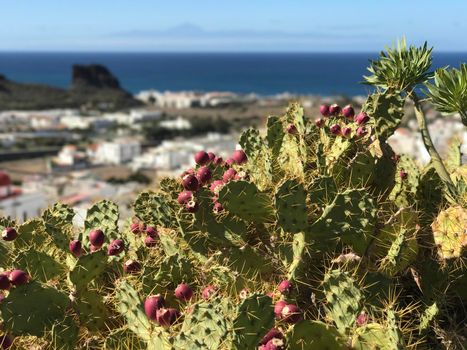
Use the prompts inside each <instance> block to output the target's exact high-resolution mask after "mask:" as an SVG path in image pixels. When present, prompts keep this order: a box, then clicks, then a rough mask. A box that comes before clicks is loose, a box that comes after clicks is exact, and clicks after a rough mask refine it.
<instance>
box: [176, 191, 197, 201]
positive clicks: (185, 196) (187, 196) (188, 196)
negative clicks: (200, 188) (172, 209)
mask: <svg viewBox="0 0 467 350" xmlns="http://www.w3.org/2000/svg"><path fill="white" fill-rule="evenodd" d="M192 199H193V192H191V191H182V192H180V193H179V195H178V198H177V201H178V203H179V204H186V203H188V202H189V201H191V200H192Z"/></svg>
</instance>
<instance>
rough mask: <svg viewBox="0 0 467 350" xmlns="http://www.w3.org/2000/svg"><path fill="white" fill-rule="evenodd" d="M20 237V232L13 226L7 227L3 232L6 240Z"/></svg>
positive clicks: (3, 237)
mask: <svg viewBox="0 0 467 350" xmlns="http://www.w3.org/2000/svg"><path fill="white" fill-rule="evenodd" d="M16 237H18V232H17V231H16V230H15V229H14V228H13V227H6V228H5V229H4V230H3V232H2V239H3V240H4V241H7V242H9V241H14V240H15V239H16Z"/></svg>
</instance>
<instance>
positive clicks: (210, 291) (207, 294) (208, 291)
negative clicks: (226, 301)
mask: <svg viewBox="0 0 467 350" xmlns="http://www.w3.org/2000/svg"><path fill="white" fill-rule="evenodd" d="M216 292H217V288H216V287H214V286H213V285H209V286H206V287H205V288H204V289H203V292H202V293H201V296H202V297H203V299H204V300H208V299H209V298H211V297H212V296H213V295H214V294H216Z"/></svg>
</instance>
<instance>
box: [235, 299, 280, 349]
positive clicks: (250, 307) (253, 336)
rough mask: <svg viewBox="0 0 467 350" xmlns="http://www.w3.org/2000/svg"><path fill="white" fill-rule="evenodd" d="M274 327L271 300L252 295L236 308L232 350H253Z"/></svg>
mask: <svg viewBox="0 0 467 350" xmlns="http://www.w3.org/2000/svg"><path fill="white" fill-rule="evenodd" d="M273 325H274V308H273V305H272V299H271V298H270V297H268V296H265V295H259V294H253V295H251V296H249V297H248V298H246V299H245V300H243V302H242V303H241V304H240V306H239V307H238V312H237V317H236V318H235V320H234V323H233V327H234V331H235V335H234V338H233V346H232V348H233V349H238V350H242V349H255V348H256V346H257V345H258V343H259V342H260V341H261V339H262V337H263V336H264V335H265V334H266V333H267V332H268V331H269V330H270V329H271V327H272V326H273Z"/></svg>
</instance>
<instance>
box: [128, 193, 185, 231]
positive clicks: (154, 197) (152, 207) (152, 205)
mask: <svg viewBox="0 0 467 350" xmlns="http://www.w3.org/2000/svg"><path fill="white" fill-rule="evenodd" d="M175 204H176V203H174V201H173V199H172V198H171V197H170V196H169V195H167V194H164V193H155V192H151V191H148V192H141V193H140V194H139V195H138V197H137V198H136V200H135V203H134V204H133V210H134V211H135V215H136V217H137V218H138V219H140V220H141V221H142V222H144V223H145V224H146V225H151V226H162V227H169V228H172V227H174V225H175V224H176V216H175Z"/></svg>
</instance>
